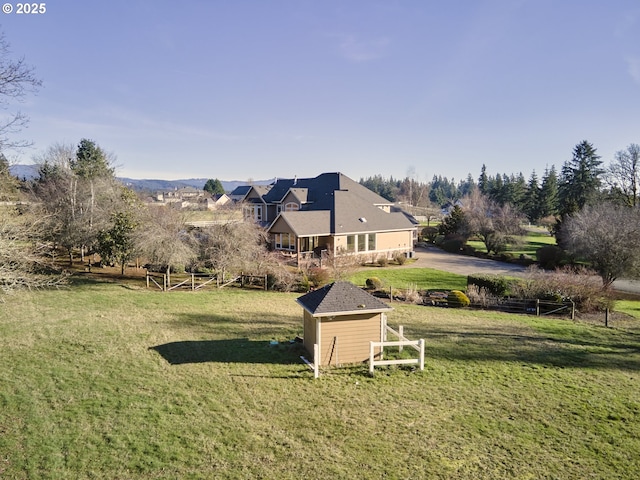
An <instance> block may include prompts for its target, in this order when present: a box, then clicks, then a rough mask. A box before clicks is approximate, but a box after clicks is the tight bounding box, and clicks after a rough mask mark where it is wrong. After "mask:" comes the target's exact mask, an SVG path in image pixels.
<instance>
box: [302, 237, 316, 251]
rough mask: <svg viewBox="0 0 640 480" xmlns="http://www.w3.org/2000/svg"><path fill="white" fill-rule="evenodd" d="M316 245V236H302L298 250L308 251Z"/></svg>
mask: <svg viewBox="0 0 640 480" xmlns="http://www.w3.org/2000/svg"><path fill="white" fill-rule="evenodd" d="M317 246H318V237H303V238H301V239H300V251H301V252H310V251H312V250H313V249H315V248H316V247H317Z"/></svg>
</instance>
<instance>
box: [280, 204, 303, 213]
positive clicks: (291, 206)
mask: <svg viewBox="0 0 640 480" xmlns="http://www.w3.org/2000/svg"><path fill="white" fill-rule="evenodd" d="M297 210H300V205H298V204H297V203H294V202H289V203H287V204H286V205H285V206H284V211H285V212H295V211H297Z"/></svg>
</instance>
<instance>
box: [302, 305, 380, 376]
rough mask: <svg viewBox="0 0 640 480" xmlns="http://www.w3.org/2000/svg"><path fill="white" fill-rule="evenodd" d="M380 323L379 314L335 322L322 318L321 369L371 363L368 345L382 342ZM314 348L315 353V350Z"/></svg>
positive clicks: (354, 316)
mask: <svg viewBox="0 0 640 480" xmlns="http://www.w3.org/2000/svg"><path fill="white" fill-rule="evenodd" d="M305 321H306V319H305ZM380 322H381V317H380V314H376V315H374V316H371V315H366V314H365V315H349V316H341V317H337V318H336V319H333V320H330V319H328V318H322V323H321V324H320V337H321V338H320V365H340V364H346V363H360V362H366V361H368V360H369V348H370V347H369V342H371V341H373V342H379V341H381V326H380ZM305 325H306V323H305ZM305 342H306V338H305ZM305 346H306V345H305ZM311 348H312V351H313V346H312V347H311Z"/></svg>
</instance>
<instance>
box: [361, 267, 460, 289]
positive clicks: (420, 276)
mask: <svg viewBox="0 0 640 480" xmlns="http://www.w3.org/2000/svg"><path fill="white" fill-rule="evenodd" d="M371 277H377V278H379V279H380V280H382V282H383V283H384V284H385V286H386V287H394V288H408V287H411V286H415V287H417V288H418V289H421V290H422V289H424V290H429V289H445V290H464V289H465V288H466V286H467V277H466V275H458V274H456V273H449V272H443V271H441V270H434V269H432V268H410V267H409V268H397V267H396V268H394V267H387V268H367V269H363V270H359V271H358V272H356V273H354V274H352V275H350V276H349V280H350V281H351V282H353V283H355V284H356V285H360V286H364V285H365V283H366V281H367V278H371Z"/></svg>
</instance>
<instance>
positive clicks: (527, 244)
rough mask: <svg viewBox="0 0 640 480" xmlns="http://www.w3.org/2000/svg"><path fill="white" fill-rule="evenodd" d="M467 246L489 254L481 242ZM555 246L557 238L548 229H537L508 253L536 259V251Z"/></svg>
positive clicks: (470, 243)
mask: <svg viewBox="0 0 640 480" xmlns="http://www.w3.org/2000/svg"><path fill="white" fill-rule="evenodd" d="M467 244H468V245H470V246H472V247H473V248H475V249H476V251H478V252H484V253H486V252H487V248H486V247H485V245H484V243H482V242H481V241H478V240H470V241H468V242H467ZM555 244H556V239H555V237H554V236H553V235H549V233H548V231H547V230H546V229H542V228H535V229H531V230H530V231H528V232H527V235H524V236H522V237H520V242H519V243H518V244H516V245H511V246H509V248H508V249H507V251H506V252H507V253H510V254H512V255H513V256H515V257H519V256H520V255H528V256H529V257H531V258H533V259H535V258H536V251H537V250H538V249H539V248H541V247H544V246H547V245H555Z"/></svg>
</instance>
